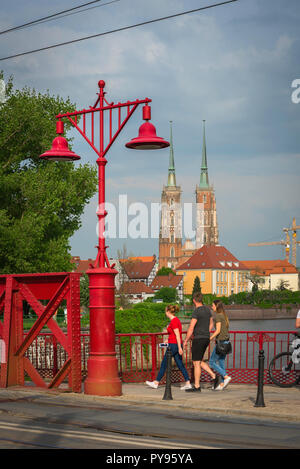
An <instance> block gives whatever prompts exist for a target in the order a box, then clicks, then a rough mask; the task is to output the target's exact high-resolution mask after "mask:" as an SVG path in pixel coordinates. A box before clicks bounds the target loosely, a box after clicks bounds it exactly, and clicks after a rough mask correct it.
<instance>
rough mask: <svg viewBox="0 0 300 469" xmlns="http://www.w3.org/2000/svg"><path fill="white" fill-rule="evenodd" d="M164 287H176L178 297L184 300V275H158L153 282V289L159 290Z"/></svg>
mask: <svg viewBox="0 0 300 469" xmlns="http://www.w3.org/2000/svg"><path fill="white" fill-rule="evenodd" d="M163 287H169V288H176V290H177V295H178V299H179V300H180V301H182V300H183V275H174V274H168V275H156V277H155V278H154V280H153V282H152V283H151V288H152V290H153V291H154V292H157V291H159V290H160V289H161V288H163Z"/></svg>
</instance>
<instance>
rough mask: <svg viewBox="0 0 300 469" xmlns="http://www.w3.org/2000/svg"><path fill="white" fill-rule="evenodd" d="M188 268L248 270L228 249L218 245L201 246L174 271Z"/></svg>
mask: <svg viewBox="0 0 300 469" xmlns="http://www.w3.org/2000/svg"><path fill="white" fill-rule="evenodd" d="M189 269H191V270H196V269H197V270H199V269H202V270H205V269H220V270H249V268H248V267H246V266H245V264H244V263H243V262H241V261H239V260H238V259H237V258H236V257H235V256H234V255H233V254H231V252H229V251H228V249H226V248H225V247H224V246H220V245H204V246H202V248H200V249H198V251H196V252H195V254H194V255H193V256H192V257H190V258H189V259H188V260H187V261H185V262H184V263H183V264H181V265H180V266H178V267H177V268H176V271H178V270H189Z"/></svg>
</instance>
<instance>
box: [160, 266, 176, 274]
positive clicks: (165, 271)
mask: <svg viewBox="0 0 300 469" xmlns="http://www.w3.org/2000/svg"><path fill="white" fill-rule="evenodd" d="M169 274H172V275H176V272H174V270H172V269H171V267H162V268H161V269H159V270H158V271H157V273H156V275H159V276H162V275H169Z"/></svg>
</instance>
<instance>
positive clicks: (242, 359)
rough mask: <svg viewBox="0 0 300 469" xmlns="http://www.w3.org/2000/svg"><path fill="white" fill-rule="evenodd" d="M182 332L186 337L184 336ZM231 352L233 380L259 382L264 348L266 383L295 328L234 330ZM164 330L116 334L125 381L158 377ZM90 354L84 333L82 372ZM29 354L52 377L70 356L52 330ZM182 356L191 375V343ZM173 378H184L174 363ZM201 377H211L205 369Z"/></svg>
mask: <svg viewBox="0 0 300 469" xmlns="http://www.w3.org/2000/svg"><path fill="white" fill-rule="evenodd" d="M185 334H186V333H185V332H184V333H183V337H184V336H185ZM230 337H231V343H232V348H233V350H232V353H231V354H230V355H228V356H227V358H226V369H227V372H228V374H229V375H230V376H231V377H232V382H235V383H244V384H247V383H248V384H250V383H253V384H256V383H257V370H258V352H259V350H260V349H261V348H263V349H264V352H265V383H270V381H269V378H268V364H269V362H270V360H271V359H272V358H273V356H274V355H276V354H277V353H280V352H282V351H285V350H288V348H289V343H290V342H291V340H292V339H293V331H259V332H258V331H231V333H230ZM166 338H167V334H164V333H148V334H147V333H139V334H117V335H116V352H117V357H118V363H119V373H120V377H121V379H122V381H123V382H126V383H139V382H144V381H145V380H147V379H151V380H153V379H155V377H156V375H157V372H158V370H159V367H160V364H161V361H162V358H163V355H164V350H163V349H161V348H160V347H159V343H160V342H163V341H164V340H166ZM213 346H214V344H211V345H210V346H209V348H208V350H207V353H206V356H205V357H204V359H206V360H208V359H209V357H210V354H211V352H212V349H213ZM88 355H89V334H81V367H82V376H83V378H85V376H86V372H87V360H88ZM27 358H29V360H30V361H31V362H32V363H33V365H34V366H35V368H36V369H37V370H38V372H39V373H40V374H41V376H43V377H44V378H46V379H47V378H48V379H51V378H52V377H53V376H55V373H56V371H57V370H58V369H60V368H61V367H62V366H63V364H64V362H65V361H66V360H67V355H66V352H65V350H64V349H63V348H62V347H61V346H60V344H59V342H58V341H57V340H56V338H55V336H53V334H51V333H49V334H48V333H42V334H40V335H39V336H38V338H37V339H36V340H35V341H34V342H33V344H32V345H31V347H30V348H29V350H28V351H27ZM183 360H184V363H185V366H186V368H187V370H188V371H189V374H190V376H191V377H192V373H193V370H192V368H193V367H192V357H191V343H190V342H189V344H188V348H187V350H186V351H185V353H184V356H183ZM171 376H172V382H179V381H182V380H183V377H182V376H181V373H180V372H179V370H178V369H177V367H176V365H175V364H174V363H173V368H172V373H171ZM201 381H204V382H205V381H210V378H209V376H208V375H207V374H206V373H205V372H203V373H202V376H201Z"/></svg>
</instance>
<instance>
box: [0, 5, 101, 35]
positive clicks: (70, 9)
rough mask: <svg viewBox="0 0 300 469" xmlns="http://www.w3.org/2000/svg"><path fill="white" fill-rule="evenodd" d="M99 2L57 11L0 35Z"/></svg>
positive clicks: (2, 32)
mask: <svg viewBox="0 0 300 469" xmlns="http://www.w3.org/2000/svg"><path fill="white" fill-rule="evenodd" d="M101 1H102V0H93V1H91V2H87V3H83V4H82V5H77V7H73V8H69V9H68V10H62V11H59V12H57V13H53V15H48V16H44V17H43V18H39V19H37V20H33V21H29V22H28V23H24V24H21V25H20V26H14V27H13V28H10V29H6V30H5V31H0V34H5V33H9V32H11V31H15V30H16V29H21V28H24V27H25V26H30V25H33V24H36V23H40V22H43V21H44V20H47V19H50V18H54V17H55V16H59V15H62V14H63V13H68V12H69V11H73V10H78V8H83V7H85V6H87V5H91V4H92V3H98V2H101Z"/></svg>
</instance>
